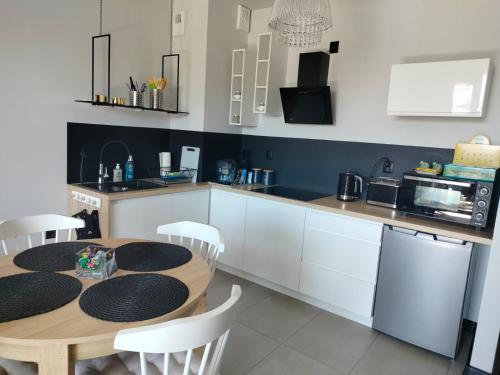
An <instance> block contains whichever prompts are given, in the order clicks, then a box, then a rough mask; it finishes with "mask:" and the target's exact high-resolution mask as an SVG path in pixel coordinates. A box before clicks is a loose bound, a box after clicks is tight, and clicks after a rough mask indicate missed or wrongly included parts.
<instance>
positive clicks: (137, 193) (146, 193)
mask: <svg viewBox="0 0 500 375" xmlns="http://www.w3.org/2000/svg"><path fill="white" fill-rule="evenodd" d="M208 189H210V184H209V183H208V182H195V183H189V182H187V183H181V184H172V185H166V186H160V185H159V186H158V188H155V189H144V190H129V191H124V192H119V193H103V192H99V191H97V190H95V189H91V188H88V187H85V186H82V185H80V184H68V190H73V191H78V192H81V193H85V194H89V195H92V196H93V197H97V198H101V199H103V200H107V201H121V200H124V199H132V198H143V197H152V196H155V195H163V194H175V193H183V192H187V191H194V190H208Z"/></svg>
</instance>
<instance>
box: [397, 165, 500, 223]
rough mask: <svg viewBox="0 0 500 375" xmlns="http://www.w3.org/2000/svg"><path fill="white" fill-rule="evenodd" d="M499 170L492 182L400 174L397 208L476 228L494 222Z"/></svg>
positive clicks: (409, 212) (413, 213) (412, 213)
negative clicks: (401, 177) (401, 175)
mask: <svg viewBox="0 0 500 375" xmlns="http://www.w3.org/2000/svg"><path fill="white" fill-rule="evenodd" d="M498 181H499V179H498V170H497V175H496V177H495V182H487V181H477V180H469V179H458V178H449V177H444V176H433V175H421V174H417V173H414V172H408V173H405V174H403V179H402V183H401V188H400V191H399V199H398V209H399V210H400V211H401V213H402V214H403V215H404V214H410V215H417V216H423V217H428V218H433V219H438V220H442V221H448V222H451V223H457V224H465V225H469V226H473V227H475V228H477V229H483V228H486V227H487V226H489V225H492V224H493V221H494V219H495V216H496V210H497V206H498V187H497V185H498Z"/></svg>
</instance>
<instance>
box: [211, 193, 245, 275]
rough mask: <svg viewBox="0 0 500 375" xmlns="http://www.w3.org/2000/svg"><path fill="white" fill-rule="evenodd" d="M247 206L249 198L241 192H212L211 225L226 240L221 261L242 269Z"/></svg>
mask: <svg viewBox="0 0 500 375" xmlns="http://www.w3.org/2000/svg"><path fill="white" fill-rule="evenodd" d="M246 207H247V198H246V197H245V196H243V195H241V194H234V193H228V192H225V191H221V190H216V189H213V190H212V191H211V192H210V225H213V226H215V227H217V228H219V230H220V231H221V232H222V236H223V237H224V242H225V250H224V253H222V254H221V256H220V258H219V262H220V263H222V264H225V265H227V266H230V267H233V268H237V269H240V270H241V269H243V241H244V239H245V213H246Z"/></svg>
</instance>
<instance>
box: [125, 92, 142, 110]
mask: <svg viewBox="0 0 500 375" xmlns="http://www.w3.org/2000/svg"><path fill="white" fill-rule="evenodd" d="M128 101H129V105H131V106H133V107H142V92H140V91H134V90H130V91H129V92H128Z"/></svg>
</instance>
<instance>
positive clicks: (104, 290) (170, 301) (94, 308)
mask: <svg viewBox="0 0 500 375" xmlns="http://www.w3.org/2000/svg"><path fill="white" fill-rule="evenodd" d="M188 297H189V289H188V287H187V286H186V284H184V283H183V282H182V281H180V280H178V279H176V278H174V277H170V276H164V275H158V274H150V273H142V274H133V275H125V276H119V277H114V278H111V279H108V280H105V281H103V282H100V283H98V284H96V285H93V286H91V287H90V288H88V289H87V290H86V291H85V292H83V294H82V296H81V297H80V307H81V309H82V310H83V311H85V312H86V313H87V314H89V315H90V316H93V317H94V318H98V319H102V320H107V321H111V322H137V321H141V320H148V319H153V318H156V317H158V316H162V315H165V314H167V313H169V312H171V311H174V310H175V309H177V308H179V307H180V306H182V305H183V304H184V302H186V300H187V298H188Z"/></svg>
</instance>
